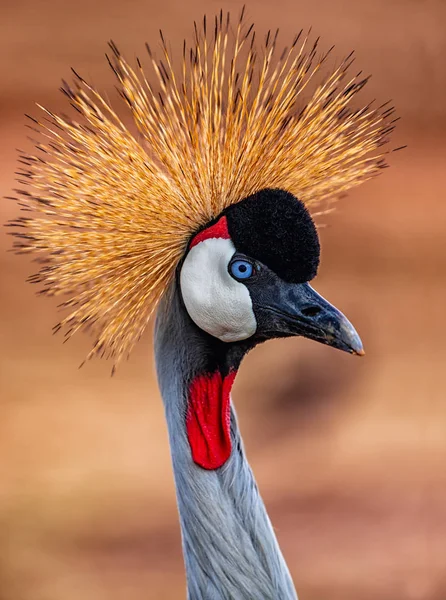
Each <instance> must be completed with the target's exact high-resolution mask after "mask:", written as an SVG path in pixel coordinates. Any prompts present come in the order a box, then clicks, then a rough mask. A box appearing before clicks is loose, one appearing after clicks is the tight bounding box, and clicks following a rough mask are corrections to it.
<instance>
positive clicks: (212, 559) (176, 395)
mask: <svg viewBox="0 0 446 600" xmlns="http://www.w3.org/2000/svg"><path fill="white" fill-rule="evenodd" d="M167 298H168V299H166V300H165V301H164V303H163V304H162V305H161V307H160V309H159V311H158V315H157V322H156V329H155V356H156V367H157V375H158V381H159V386H160V390H161V395H162V398H163V402H164V406H165V412H166V418H167V424H168V430H169V440H170V447H171V453H172V462H173V469H174V475H175V485H176V491H177V502H178V510H179V515H180V524H181V533H182V544H183V553H184V560H185V566H186V574H187V588H188V599H189V600H296V598H297V596H296V592H295V590H294V586H293V582H292V579H291V576H290V574H289V571H288V568H287V566H286V563H285V561H284V559H283V556H282V553H281V551H280V548H279V546H278V543H277V540H276V537H275V534H274V531H273V529H272V526H271V522H270V520H269V518H268V515H267V512H266V509H265V506H264V504H263V501H262V499H261V497H260V494H259V492H258V488H257V485H256V482H255V480H254V477H253V474H252V471H251V469H250V467H249V464H248V462H247V460H246V457H245V453H244V449H243V443H242V440H241V437H240V433H239V430H238V425H237V418H236V414H235V411H234V408H233V406H232V402H231V439H232V452H231V455H230V457H229V459H228V460H227V462H226V463H225V464H224V465H223V466H222V467H220V468H218V469H215V470H206V469H203V468H201V467H200V466H198V465H197V464H195V463H194V462H193V460H192V456H191V450H190V446H189V442H188V439H187V433H186V412H187V402H188V397H187V394H188V383H189V382H190V380H191V377H193V376H194V375H195V374H196V373H199V372H200V371H202V370H203V369H204V368H205V366H206V363H205V360H206V359H205V357H206V353H209V352H210V349H209V347H205V346H206V344H207V342H206V338H205V337H203V336H201V335H200V333H199V331H197V329H196V327H195V326H194V325H193V324H192V322H191V321H190V318H189V316H188V315H187V313H186V311H185V310H184V307H183V305H182V301H181V298H180V297H179V292H178V290H177V287H176V284H174V289H173V290H171V293H170V294H169V295H168V296H167Z"/></svg>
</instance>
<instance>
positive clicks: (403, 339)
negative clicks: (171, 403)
mask: <svg viewBox="0 0 446 600" xmlns="http://www.w3.org/2000/svg"><path fill="white" fill-rule="evenodd" d="M220 5H221V3H220V2H218V3H216V2H204V1H196V0H194V1H190V2H187V3H183V2H179V1H178V2H174V1H173V0H164V1H163V2H161V1H157V2H154V1H153V0H126V1H124V0H121V1H119V0H107V1H105V0H96V1H92V0H77V1H76V2H68V1H67V0H62V1H61V0H59V1H57V0H38V1H35V0H34V1H31V0H22V1H20V0H16V1H12V0H9V1H8V0H1V1H0V27H1V35H0V57H1V58H0V131H1V137H0V195H2V196H3V195H11V188H12V187H14V181H13V172H14V170H15V167H16V153H15V148H16V147H19V148H27V149H29V148H30V144H29V142H27V141H26V135H27V130H26V129H25V127H24V124H25V118H24V117H23V113H25V112H27V113H34V114H36V109H35V107H34V104H33V103H34V102H35V101H38V102H40V103H42V104H45V105H46V106H48V107H49V108H52V109H61V110H64V109H65V104H64V102H63V98H62V96H61V95H60V94H59V93H58V92H57V87H58V85H59V82H60V78H61V77H65V78H69V77H70V71H69V67H70V66H74V67H75V68H76V69H77V70H78V71H80V72H81V73H82V74H83V75H84V76H85V77H86V78H87V79H89V80H90V81H93V82H94V83H95V84H96V85H97V86H99V87H100V89H101V90H110V92H112V89H113V88H112V86H113V85H114V82H113V78H112V76H111V74H110V72H109V69H108V67H107V65H106V62H105V59H104V52H105V50H106V42H107V40H108V39H110V38H113V39H114V40H115V41H116V42H117V43H118V45H119V47H120V48H121V49H122V50H123V51H124V52H125V53H126V54H127V56H128V57H132V56H135V55H136V54H137V53H139V54H143V48H144V46H143V42H144V41H146V40H148V41H150V42H151V43H152V41H153V40H155V39H157V30H158V28H159V27H162V28H163V29H164V31H165V32H166V35H168V37H169V39H170V40H173V42H174V43H175V42H176V41H179V40H180V39H182V38H183V37H184V36H188V35H190V33H191V26H192V21H193V20H194V19H200V18H201V16H202V14H203V12H204V11H205V10H206V11H207V12H208V13H213V12H214V11H216V10H218V9H219V8H220ZM240 6H241V3H239V2H236V1H227V2H226V3H224V4H223V7H224V8H225V9H226V8H229V9H231V10H234V11H235V12H237V13H238V11H239V10H240ZM248 13H249V15H250V17H251V18H252V19H253V20H254V21H255V22H256V25H257V27H258V29H259V31H260V32H262V31H266V30H267V29H268V28H269V27H276V26H280V28H281V33H282V36H283V37H282V41H283V43H284V44H285V43H286V40H289V39H290V38H291V37H292V35H293V34H294V33H295V32H296V31H297V30H299V29H300V28H301V27H305V28H306V27H309V26H310V25H312V26H313V28H314V31H315V32H316V33H317V34H320V35H321V36H322V37H323V40H324V41H325V47H329V46H330V45H331V44H332V43H335V44H336V45H337V46H336V48H337V49H336V56H337V57H338V58H340V57H341V56H343V55H344V54H346V53H348V52H349V51H350V50H351V49H352V48H354V49H356V50H357V57H358V58H357V64H358V66H359V67H360V68H363V69H364V71H365V72H372V73H373V79H372V80H371V82H370V84H369V85H368V86H367V87H368V90H367V93H366V94H365V96H367V98H368V99H370V98H372V97H374V96H377V97H378V99H380V100H383V101H384V100H387V99H388V98H393V101H394V103H395V105H396V106H397V108H398V113H399V114H400V115H401V116H402V117H403V120H402V123H401V126H400V127H399V129H398V131H397V133H396V135H395V136H394V140H393V143H394V145H395V146H399V145H402V144H408V145H409V148H408V149H407V150H404V151H403V152H400V153H396V154H394V155H393V156H391V157H390V162H391V165H392V166H391V169H390V170H388V171H386V172H384V173H383V175H382V176H381V177H380V178H378V179H377V180H375V181H373V182H371V183H367V184H365V185H364V186H363V187H360V188H358V189H357V190H355V191H354V192H353V193H351V194H350V195H349V198H348V199H346V200H344V201H343V202H342V204H340V205H339V208H338V211H337V213H336V214H335V215H334V216H332V217H330V219H329V224H330V227H328V228H327V229H324V230H323V232H322V242H323V262H322V268H321V270H320V275H319V277H318V280H317V282H316V288H317V289H318V290H319V291H320V292H321V293H323V294H324V295H325V296H326V297H327V298H328V299H330V300H331V301H332V302H334V303H335V304H336V305H338V306H339V308H341V309H342V310H343V311H345V312H346V314H347V315H348V316H349V317H350V319H351V320H352V321H353V323H355V325H356V326H357V328H358V330H359V332H360V333H361V335H362V338H363V341H364V344H365V348H366V351H367V356H366V357H365V359H363V360H359V359H355V358H353V357H351V356H348V355H343V354H341V353H338V352H335V351H334V350H330V349H328V348H325V347H322V346H320V345H317V344H314V343H312V342H309V341H305V340H287V341H280V342H279V341H277V342H270V343H269V344H267V345H265V346H263V347H260V348H258V349H257V350H256V351H255V352H253V353H252V355H250V356H249V357H248V359H247V360H246V363H245V365H244V367H243V368H242V370H241V373H240V375H239V377H238V381H237V383H236V386H235V390H234V399H235V402H236V405H237V408H238V412H239V416H240V419H241V427H242V430H243V433H244V436H245V443H246V446H247V451H248V455H249V458H250V460H251V463H252V466H253V468H254V471H255V473H256V475H257V478H258V482H259V485H260V488H261V490H262V492H263V495H264V498H265V501H266V504H267V506H268V508H269V511H270V514H271V517H272V520H273V523H274V525H275V527H276V529H277V532H278V536H279V539H280V542H281V544H282V547H283V550H284V553H285V556H286V558H287V560H288V562H289V565H290V568H291V571H292V574H293V577H294V580H295V582H296V585H297V588H298V591H299V595H300V598H301V600H368V599H371V598H373V599H376V598H379V599H380V600H445V598H446V469H445V462H446V404H445V402H444V399H445V394H444V391H443V388H444V386H445V383H444V369H445V358H446V353H445V346H444V336H445V334H446V327H445V317H444V315H445V312H444V310H445V309H444V306H445V291H446V280H445V272H446V251H445V250H446V244H445V235H446V202H445V200H444V195H445V188H446V175H445V166H446V163H445V158H446V137H445V132H446V118H445V117H446V112H445V106H446V69H445V59H446V3H445V2H444V1H443V0H437V1H435V0H432V1H429V0H425V1H421V0H369V1H368V2H359V1H356V0H302V1H299V0H293V1H291V0H276V1H275V2H273V3H270V2H266V1H253V2H251V3H250V4H249V6H248ZM155 43H156V42H155ZM0 213H1V220H2V221H4V220H5V219H7V218H11V217H13V216H14V215H15V214H16V208H15V206H14V204H13V203H12V202H10V201H7V200H4V201H3V202H2V203H1V204H0ZM5 231H6V230H3V231H1V234H0V236H1V237H0V268H1V279H0V307H1V312H0V315H1V325H0V361H1V363H0V388H1V401H0V600H79V599H81V598H82V599H85V600H124V599H125V600H143V599H144V600H146V599H152V598H153V599H157V600H163V599H166V600H168V599H169V600H170V599H180V598H184V597H185V594H184V585H185V582H184V574H183V565H182V557H181V549H180V536H179V527H178V523H177V515H176V506H175V497H174V488H173V479H172V473H171V466H170V457H169V450H168V444H167V435H166V427H165V423H164V419H163V411H162V405H161V401H160V399H159V396H158V391H157V387H156V382H155V379H154V367H153V360H152V353H151V352H152V350H151V342H150V332H149V333H148V334H147V335H146V336H145V337H144V339H143V340H142V342H141V343H140V344H139V345H138V347H137V349H136V351H135V352H134V353H133V355H132V357H131V360H130V361H129V363H127V364H125V365H124V366H123V367H122V368H121V369H120V371H119V372H118V374H117V376H116V377H115V378H113V379H111V378H110V377H109V372H110V365H109V364H108V363H101V362H99V361H96V362H94V363H90V364H88V365H87V366H86V367H84V368H83V369H82V370H80V371H78V370H77V365H78V364H79V363H80V361H81V359H82V358H83V357H84V355H85V353H86V351H87V348H88V345H89V339H88V338H84V337H82V336H80V337H78V338H75V339H73V340H72V341H71V342H70V343H69V344H67V345H65V346H62V344H61V339H60V338H58V337H57V336H56V337H52V336H51V326H52V325H53V324H54V323H55V322H56V321H57V315H56V311H55V303H52V302H51V301H50V300H47V299H43V298H41V297H36V296H35V295H34V291H35V290H34V289H33V288H32V286H30V285H28V284H26V283H25V279H26V277H27V275H28V274H30V273H31V272H33V270H32V269H33V267H32V266H31V265H30V263H29V262H27V260H26V259H24V258H21V259H19V258H17V257H15V256H14V255H13V254H11V253H7V252H6V250H7V248H8V247H9V246H10V238H8V237H7V236H6V235H5Z"/></svg>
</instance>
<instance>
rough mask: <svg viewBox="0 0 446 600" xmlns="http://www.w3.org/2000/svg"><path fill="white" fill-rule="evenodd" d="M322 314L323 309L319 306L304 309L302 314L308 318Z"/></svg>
mask: <svg viewBox="0 0 446 600" xmlns="http://www.w3.org/2000/svg"><path fill="white" fill-rule="evenodd" d="M320 312H321V308H320V307H319V306H307V308H303V309H302V314H303V315H305V316H306V317H315V316H316V315H317V314H319V313H320Z"/></svg>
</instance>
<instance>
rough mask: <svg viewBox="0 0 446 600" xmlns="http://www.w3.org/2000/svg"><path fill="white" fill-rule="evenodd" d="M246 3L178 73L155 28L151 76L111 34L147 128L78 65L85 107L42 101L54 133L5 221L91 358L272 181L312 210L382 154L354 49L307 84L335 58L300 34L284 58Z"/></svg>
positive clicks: (44, 126)
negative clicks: (259, 38)
mask: <svg viewBox="0 0 446 600" xmlns="http://www.w3.org/2000/svg"><path fill="white" fill-rule="evenodd" d="M255 38H256V36H255V30H254V28H253V26H251V27H248V26H247V25H246V23H245V19H244V16H243V14H242V15H241V18H240V20H239V21H238V23H237V26H236V30H235V32H233V31H232V26H231V23H230V19H229V14H228V15H227V16H224V15H223V13H220V14H219V15H218V16H217V17H216V18H215V21H214V22H213V27H212V31H210V30H209V28H208V27H207V22H206V18H205V19H204V21H203V24H202V26H201V27H200V28H198V27H197V26H195V37H194V41H193V44H192V46H191V48H188V47H187V45H186V42H185V43H184V46H183V60H182V67H181V69H179V71H178V72H177V71H176V68H175V65H174V64H173V59H172V57H171V53H170V52H169V51H168V48H167V44H166V42H165V40H164V37H163V35H162V33H161V46H162V54H163V58H162V60H160V61H158V60H156V58H155V57H154V56H153V55H152V53H151V51H150V48H149V47H147V48H148V52H149V57H150V63H151V66H152V68H153V71H154V74H155V77H154V82H153V83H151V82H150V81H149V80H148V79H147V77H146V75H145V73H144V71H143V69H142V66H141V63H140V61H139V60H138V61H137V66H136V67H135V68H133V67H131V66H130V65H129V64H128V63H127V62H126V61H125V60H124V58H123V57H122V56H121V55H120V53H119V52H118V50H117V48H116V46H115V45H114V44H113V43H111V44H110V47H111V50H112V57H111V58H110V59H109V62H110V64H111V66H112V68H113V70H114V72H115V74H116V77H117V79H118V82H119V86H120V92H121V94H122V96H123V98H124V99H125V101H126V103H127V105H128V107H129V109H130V111H131V114H132V116H133V119H134V122H135V123H136V126H137V129H138V135H137V136H134V135H132V134H131V133H130V131H129V130H128V129H127V127H126V126H125V125H124V123H123V122H122V121H121V119H120V118H119V117H118V116H117V114H116V112H114V110H113V109H112V107H111V106H110V104H109V103H108V102H107V101H106V100H105V99H104V98H103V97H102V96H101V95H100V94H99V93H98V92H97V91H96V90H95V89H94V88H93V87H92V86H90V85H89V84H88V83H87V82H85V81H84V80H83V79H82V78H81V77H79V76H78V75H77V74H75V75H76V78H75V82H74V85H73V87H70V86H68V85H67V84H66V83H64V86H63V88H62V91H63V92H64V93H65V94H66V95H67V96H68V98H69V100H70V102H71V104H72V105H73V107H74V108H75V109H76V110H77V111H78V113H80V115H81V117H82V119H81V120H79V121H77V120H71V119H69V118H68V117H65V116H58V115H56V114H53V113H52V112H50V111H48V110H46V109H42V110H44V112H45V114H46V116H45V119H42V120H41V121H35V124H36V125H38V127H39V131H40V134H41V135H42V136H44V138H45V141H44V142H42V143H38V144H37V146H36V147H37V150H38V152H37V153H36V154H35V155H22V156H21V162H22V163H24V165H25V168H24V169H22V171H21V172H20V173H19V181H20V182H21V183H26V184H27V185H28V186H29V188H27V189H22V190H17V192H18V194H19V197H20V205H21V207H22V209H23V210H25V211H27V212H28V213H32V214H30V215H29V216H26V217H21V218H18V219H16V220H14V221H12V222H11V223H10V225H11V226H12V227H13V228H14V232H13V235H15V236H16V238H17V239H16V242H15V244H14V245H15V248H16V250H17V252H19V253H28V252H33V253H37V254H38V255H39V260H40V262H43V263H44V264H43V266H42V268H41V270H40V272H39V273H38V274H36V275H34V276H32V277H31V278H30V279H31V281H33V282H37V283H41V284H43V292H44V293H46V294H49V295H61V294H64V295H68V300H66V301H65V302H64V303H63V305H62V306H63V307H64V308H65V309H68V311H69V313H68V315H67V316H66V317H65V318H64V319H63V320H62V321H61V323H59V325H57V326H56V329H60V328H62V327H63V328H64V329H65V331H66V335H67V336H70V335H72V334H73V333H74V332H75V331H77V330H78V329H81V328H82V329H85V328H88V329H91V330H92V331H93V332H94V334H95V338H96V340H95V343H94V346H93V349H92V350H91V352H90V354H89V357H91V356H93V355H97V354H100V355H106V356H112V357H114V360H115V361H117V360H118V359H119V358H120V357H122V355H123V354H128V352H129V351H130V350H131V348H132V347H133V345H134V343H135V341H136V340H137V339H138V338H139V337H140V335H141V334H142V332H143V330H144V328H145V326H146V325H147V322H148V320H149V318H150V316H151V314H152V313H153V311H154V310H155V308H156V306H157V304H158V302H159V300H160V298H161V297H162V295H163V294H164V293H165V291H166V290H167V288H168V287H169V284H170V282H171V281H172V279H173V277H174V274H175V269H176V266H177V265H178V262H179V261H180V259H181V257H182V255H183V254H184V251H185V248H186V246H187V242H188V240H189V239H190V237H191V235H192V234H193V233H194V232H195V231H196V230H197V229H198V228H200V227H202V226H203V225H205V224H206V223H207V222H208V221H210V220H211V219H213V218H215V217H216V216H217V215H218V214H219V213H221V211H222V210H223V209H225V208H226V207H227V206H229V205H230V204H232V203H235V202H238V201H239V200H241V199H243V198H244V197H246V196H249V195H250V194H252V193H254V192H256V191H259V190H261V189H263V188H282V189H285V190H287V191H289V192H291V193H292V194H294V195H295V196H297V197H298V198H300V199H301V200H303V201H304V202H305V203H306V204H307V206H308V207H309V208H310V210H312V211H313V215H314V214H317V213H315V212H314V209H315V207H317V206H318V205H319V206H320V204H321V202H322V201H327V200H330V199H332V198H334V197H336V196H338V195H339V194H340V193H342V192H344V191H346V190H347V189H349V188H351V187H352V186H354V185H357V184H359V183H361V182H362V181H364V180H366V179H369V178H370V177H372V176H374V175H375V174H377V173H378V171H379V170H380V169H381V168H382V167H383V166H385V163H384V155H385V154H386V153H387V152H383V151H382V150H381V146H382V145H383V144H384V143H385V142H386V136H387V134H388V133H389V132H390V131H391V130H392V128H393V125H392V123H393V121H392V120H391V119H392V112H393V109H392V108H387V107H386V106H385V105H383V106H381V107H379V108H372V106H371V105H368V106H365V107H363V108H361V109H359V110H354V109H350V108H349V107H350V104H351V101H352V99H353V98H354V96H355V95H356V94H357V93H358V91H359V90H360V89H361V88H362V87H363V85H364V83H365V82H366V79H361V78H360V74H359V75H357V76H353V77H349V76H348V72H349V68H350V66H351V56H349V57H347V58H346V59H345V60H344V61H343V62H342V63H341V64H340V65H339V66H338V67H337V68H334V69H333V70H332V71H331V72H330V73H329V74H328V76H326V78H325V80H324V81H323V82H322V83H319V84H318V85H316V86H315V89H314V90H313V92H312V93H311V95H310V98H309V99H308V100H307V101H305V102H304V100H303V98H302V96H303V93H304V91H305V90H306V89H308V88H307V85H308V83H309V82H310V81H311V80H312V79H313V78H314V76H315V74H316V73H317V72H318V71H319V70H320V68H321V66H322V65H323V64H324V63H325V62H326V59H327V57H328V54H329V52H328V53H326V54H325V55H323V56H321V57H319V58H318V57H317V53H318V40H316V42H315V43H313V44H310V42H309V39H308V36H303V35H302V32H301V33H300V34H299V35H298V36H296V38H295V40H294V41H293V43H292V44H291V46H290V47H289V48H288V49H285V50H284V51H283V52H282V53H281V54H279V53H278V49H277V33H276V34H275V35H271V33H268V34H267V36H266V39H265V41H264V43H263V44H262V47H261V48H257V45H256V39H255Z"/></svg>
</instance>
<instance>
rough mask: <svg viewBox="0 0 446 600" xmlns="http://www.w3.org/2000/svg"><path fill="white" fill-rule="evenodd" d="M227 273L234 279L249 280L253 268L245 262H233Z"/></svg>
mask: <svg viewBox="0 0 446 600" xmlns="http://www.w3.org/2000/svg"><path fill="white" fill-rule="evenodd" d="M229 272H230V273H231V275H232V276H233V277H234V278H235V279H249V278H250V277H251V275H252V274H253V272H254V267H253V266H252V264H251V263H250V262H248V261H247V260H235V261H234V262H233V263H231V264H230V265H229Z"/></svg>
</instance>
